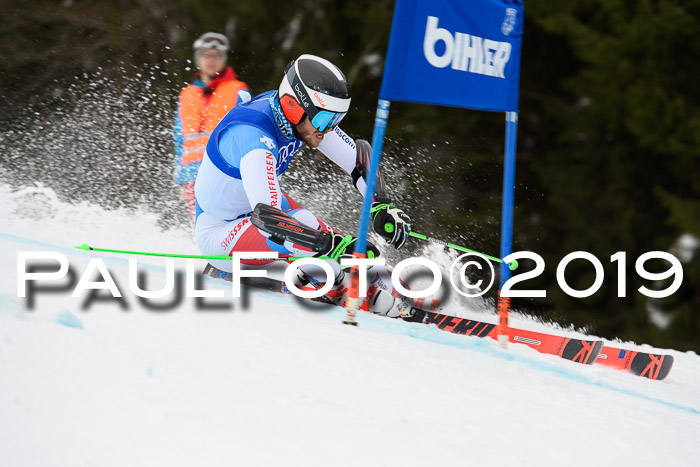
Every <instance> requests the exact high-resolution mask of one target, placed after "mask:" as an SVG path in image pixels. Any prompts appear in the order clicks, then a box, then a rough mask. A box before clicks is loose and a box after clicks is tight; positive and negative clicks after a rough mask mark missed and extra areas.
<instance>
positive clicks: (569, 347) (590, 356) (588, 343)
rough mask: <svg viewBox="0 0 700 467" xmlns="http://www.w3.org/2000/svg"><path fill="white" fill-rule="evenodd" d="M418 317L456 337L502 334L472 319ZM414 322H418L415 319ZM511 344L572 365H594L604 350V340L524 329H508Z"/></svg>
mask: <svg viewBox="0 0 700 467" xmlns="http://www.w3.org/2000/svg"><path fill="white" fill-rule="evenodd" d="M414 311H415V314H414V318H415V317H416V316H418V319H416V321H419V322H422V323H424V324H428V325H431V324H434V325H435V326H437V328H438V329H441V330H443V331H447V332H450V333H453V334H462V335H466V336H477V337H490V338H492V339H494V340H497V339H498V332H497V329H496V325H495V324H490V323H484V322H482V321H475V320H472V319H469V318H459V317H456V316H450V315H445V314H442V313H436V312H432V311H424V310H421V309H419V308H414ZM410 321H414V320H413V319H411V320H410ZM508 329H509V336H508V341H509V342H513V343H517V344H524V345H527V346H528V347H530V348H533V349H535V350H537V351H538V352H540V353H545V354H550V355H556V356H558V357H561V358H563V359H565V360H571V361H572V362H577V363H583V364H585V365H592V364H593V363H594V362H595V361H596V358H597V357H598V354H599V352H600V350H601V349H602V348H603V341H601V340H588V339H576V338H572V337H562V336H557V335H555V334H547V333H542V332H535V331H526V330H524V329H517V328H508Z"/></svg>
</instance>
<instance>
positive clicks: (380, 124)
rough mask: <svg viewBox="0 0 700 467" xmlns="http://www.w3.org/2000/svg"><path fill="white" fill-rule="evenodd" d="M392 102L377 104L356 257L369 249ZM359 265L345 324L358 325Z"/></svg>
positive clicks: (352, 279) (354, 272)
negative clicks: (368, 233)
mask: <svg viewBox="0 0 700 467" xmlns="http://www.w3.org/2000/svg"><path fill="white" fill-rule="evenodd" d="M389 104H390V102H389V101H387V100H384V99H379V103H378V104H377V116H376V118H375V119H374V133H373V134H372V154H371V155H370V161H369V173H368V174H367V179H366V180H365V182H366V184H367V188H366V190H365V200H364V202H363V203H362V212H361V213H360V226H359V227H358V229H357V242H355V252H354V256H355V258H365V257H366V251H367V231H368V230H369V218H370V212H369V211H370V209H371V208H372V200H373V199H374V188H375V186H376V185H377V170H379V160H380V159H381V157H382V146H384V133H385V132H386V123H387V120H388V119H389ZM358 274H359V267H358V266H353V267H352V269H351V272H350V287H349V291H348V299H347V300H346V301H345V313H346V314H345V320H344V321H343V323H344V324H350V325H355V326H356V325H357V322H356V321H355V317H356V316H357V312H358V310H359V308H360V297H359V294H360V284H359V280H358Z"/></svg>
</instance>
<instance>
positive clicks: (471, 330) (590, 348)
mask: <svg viewBox="0 0 700 467" xmlns="http://www.w3.org/2000/svg"><path fill="white" fill-rule="evenodd" d="M203 274H205V275H208V276H210V277H214V278H216V279H223V280H226V281H230V280H231V274H230V273H227V272H224V271H220V270H218V269H216V268H215V267H213V266H211V265H207V267H206V268H205V269H204V272H203ZM241 285H242V286H248V287H252V288H256V289H262V290H267V291H270V292H275V293H281V294H289V293H290V292H289V290H288V289H287V288H286V287H285V285H284V282H282V281H278V280H275V279H271V278H266V277H242V278H241ZM312 300H314V301H318V302H323V303H328V304H330V305H334V303H333V302H331V301H330V300H327V299H325V297H319V298H316V299H312ZM411 308H412V311H413V316H411V317H410V318H404V321H407V322H415V323H422V324H426V325H434V326H436V327H437V328H438V329H440V330H443V331H446V332H450V333H452V334H459V335H464V336H476V337H490V338H492V339H497V338H498V336H497V330H496V325H495V324H491V323H486V322H483V321H477V320H473V319H468V318H459V317H456V316H450V315H446V314H443V313H437V312H434V311H426V310H422V309H420V308H416V307H411ZM509 329H510V335H509V340H510V342H513V343H517V344H524V345H527V346H528V347H531V348H533V349H535V350H537V351H538V352H540V353H545V354H551V355H556V356H558V357H561V358H563V359H565V360H570V361H572V362H577V363H583V364H585V365H591V364H593V362H595V361H596V358H597V357H598V354H599V352H600V350H601V349H602V347H603V341H601V340H587V339H586V340H584V339H576V338H571V337H562V336H557V335H554V334H546V333H541V332H534V331H526V330H524V329H516V328H509Z"/></svg>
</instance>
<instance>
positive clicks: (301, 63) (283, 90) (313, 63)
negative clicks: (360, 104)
mask: <svg viewBox="0 0 700 467" xmlns="http://www.w3.org/2000/svg"><path fill="white" fill-rule="evenodd" d="M279 99H280V105H281V106H282V112H284V116H285V117H287V120H289V121H290V122H292V123H293V124H295V125H297V124H299V122H301V120H302V118H303V117H304V115H307V116H308V117H309V120H310V121H311V124H312V125H313V126H314V128H316V129H317V130H318V131H323V132H325V131H328V130H330V129H331V128H334V127H335V126H336V125H338V123H340V121H341V120H342V119H343V117H345V114H346V113H347V112H348V109H349V108H350V85H349V84H348V82H347V80H346V79H345V75H344V74H343V72H342V71H340V69H339V68H338V67H337V66H335V65H333V64H332V63H331V62H329V61H328V60H326V59H323V58H321V57H317V56H315V55H308V54H304V55H302V56H300V57H299V58H297V59H296V60H293V61H292V62H290V63H289V65H287V68H286V69H285V70H284V78H282V83H281V84H280V87H279Z"/></svg>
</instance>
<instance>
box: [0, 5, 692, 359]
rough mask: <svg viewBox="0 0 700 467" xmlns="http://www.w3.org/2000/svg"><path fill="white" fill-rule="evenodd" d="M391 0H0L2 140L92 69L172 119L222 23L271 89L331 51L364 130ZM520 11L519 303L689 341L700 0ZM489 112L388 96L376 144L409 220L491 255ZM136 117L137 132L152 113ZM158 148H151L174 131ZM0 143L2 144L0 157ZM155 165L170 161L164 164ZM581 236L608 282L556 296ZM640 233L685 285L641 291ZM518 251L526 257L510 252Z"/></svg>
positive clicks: (571, 272) (666, 343)
mask: <svg viewBox="0 0 700 467" xmlns="http://www.w3.org/2000/svg"><path fill="white" fill-rule="evenodd" d="M393 6H394V2H393V1H389V0H355V1H352V2H345V1H331V0H306V1H294V0H286V1H278V0H274V1H265V2H258V1H223V0H207V1H201V0H188V1H182V0H181V1H173V0H103V1H88V0H63V1H49V0H33V1H31V2H22V1H7V0H2V1H0V11H1V12H2V13H1V15H2V17H1V19H0V58H1V60H0V134H2V135H3V136H2V141H3V146H5V147H11V145H12V144H13V142H20V143H21V141H22V137H23V135H22V127H23V126H25V127H26V125H27V123H26V117H27V115H28V112H30V111H31V109H37V108H38V109H43V110H46V109H54V110H55V109H65V108H66V107H70V106H71V105H72V106H74V107H75V108H77V107H80V105H79V104H78V103H79V102H80V98H81V96H80V95H75V94H76V92H75V91H76V90H79V89H82V88H81V87H79V86H77V85H76V83H83V84H88V85H89V84H90V82H91V81H93V82H95V83H98V84H99V86H97V88H98V89H99V90H101V91H100V92H104V94H105V95H114V94H115V93H116V94H119V93H120V92H122V91H120V89H129V92H134V91H133V89H134V86H133V82H134V81H136V82H140V83H141V84H142V85H143V93H144V94H145V95H147V96H157V97H158V99H155V101H156V102H157V103H158V106H159V107H166V108H164V109H161V111H155V110H153V104H147V103H146V101H149V102H150V101H151V100H152V99H151V100H149V99H146V101H144V103H143V104H141V105H142V106H143V109H144V112H148V111H150V113H151V115H150V118H151V119H152V120H155V119H157V120H158V121H159V124H158V125H157V126H156V127H157V128H162V127H163V126H167V125H170V122H171V120H170V119H171V118H172V115H173V112H174V110H175V105H176V99H177V92H178V90H179V89H181V88H182V87H183V86H184V84H185V83H186V82H187V81H188V80H189V79H190V78H191V75H192V73H193V70H192V68H191V67H192V64H191V60H192V49H191V44H192V42H193V41H194V39H195V38H196V37H197V36H199V35H200V34H202V33H203V32H206V31H218V32H223V33H225V34H227V35H228V37H229V38H230V39H231V41H232V46H233V50H232V52H231V53H230V55H229V63H230V64H231V65H233V67H234V68H235V70H236V71H237V73H238V74H239V77H240V79H242V80H244V81H246V82H247V83H248V84H249V85H250V87H251V89H252V91H253V94H257V93H259V92H263V91H265V90H268V89H272V88H276V87H277V86H278V84H279V80H280V77H281V72H282V70H283V68H284V66H285V64H286V63H287V62H288V61H289V60H291V59H293V58H295V57H296V56H298V55H299V54H301V53H313V54H317V55H321V56H323V57H326V58H328V59H330V60H331V61H333V62H334V63H336V64H337V65H338V66H340V67H341V69H343V70H344V71H345V73H346V75H347V76H348V78H349V81H350V82H351V85H352V89H353V104H352V112H351V113H350V114H349V115H348V117H347V118H346V119H345V121H344V123H343V128H344V129H345V130H346V131H347V132H348V133H350V134H351V135H352V136H354V137H364V138H365V139H371V131H372V125H373V120H374V113H375V109H376V104H377V99H378V91H379V88H380V83H381V75H382V70H383V64H384V61H383V60H384V54H385V52H386V48H387V44H388V38H389V32H390V28H391V19H392V11H393ZM525 12H526V18H525V35H524V44H523V56H522V71H521V91H520V120H519V128H518V159H517V170H516V210H515V233H514V240H515V244H514V251H519V250H531V251H535V252H537V253H538V254H540V255H541V256H542V257H543V258H544V259H545V262H546V265H547V268H546V271H545V273H544V274H543V275H542V276H540V277H539V278H538V279H537V280H531V281H528V282H527V283H526V284H527V288H546V290H547V298H546V299H537V300H518V301H516V303H515V305H516V307H518V308H519V309H521V310H524V311H526V312H528V313H531V314H534V315H536V316H539V317H541V318H542V319H545V320H555V321H558V322H560V323H562V324H565V325H568V324H573V325H575V326H577V327H585V328H587V329H588V330H590V331H592V332H595V333H597V334H598V335H602V336H605V337H619V338H621V339H625V340H627V339H630V340H635V341H637V342H646V343H649V344H652V345H655V346H660V347H673V348H677V349H681V350H695V351H700V254H699V252H698V251H697V250H698V239H700V86H699V85H698V82H700V81H699V80H700V78H699V77H700V24H699V21H700V0H677V1H663V0H657V1H652V0H632V1H623V0H571V1H567V2H549V1H545V0H529V1H527V2H526V4H525ZM188 60H189V61H190V62H188ZM97 77H99V79H97ZM105 82H106V83H108V84H107V85H105ZM127 83H130V84H129V85H128V86H127ZM428 85H435V83H426V86H428ZM78 94H79V93H78ZM122 94H124V92H122ZM122 97H123V96H122ZM137 98H138V93H137V95H136V96H129V99H128V100H131V101H132V102H136V101H138V99H137ZM117 100H118V98H117ZM163 102H165V105H162V103H163ZM148 105H151V106H152V107H148ZM149 109H150V110H149ZM504 120H505V118H504V115H503V113H488V112H477V111H469V110H464V109H456V108H447V107H430V106H423V105H414V104H404V103H399V102H396V103H392V108H391V115H390V119H389V128H388V131H387V138H388V139H387V142H386V143H385V152H386V153H387V154H389V155H390V157H388V158H387V159H388V160H389V161H390V162H388V163H389V164H393V165H390V166H389V167H390V168H391V167H396V168H397V171H398V172H401V173H402V176H404V177H406V180H412V183H415V184H420V186H418V185H415V187H416V188H415V190H414V191H415V192H416V193H420V194H421V196H419V197H416V198H417V199H413V200H406V201H405V202H404V203H399V204H402V205H406V206H407V210H408V211H409V212H410V213H411V215H412V217H413V219H414V226H415V228H416V230H417V231H419V232H421V233H425V234H428V235H433V236H435V237H438V238H445V239H447V240H450V241H454V242H455V243H459V242H460V241H461V242H462V244H464V245H465V246H467V247H469V248H473V249H475V250H477V251H485V252H488V253H492V254H493V253H495V254H498V248H499V235H500V233H499V232H500V203H501V188H502V161H503V140H504V131H505V130H504V129H505V123H504ZM18 122H20V123H19V124H18ZM85 125H88V126H89V123H85ZM143 130H144V133H145V134H146V136H148V135H147V133H148V130H149V126H148V125H145V126H144V127H143ZM157 133H159V134H158V135H153V136H154V137H156V136H158V137H160V138H162V141H166V140H167V138H168V136H167V135H163V134H160V133H165V132H163V131H157ZM20 143H17V144H20ZM86 144H87V143H86ZM42 147H43V146H41V145H40V144H39V145H36V144H35V146H34V148H36V150H39V151H41V150H42ZM153 152H154V153H158V154H159V155H160V156H159V157H160V158H158V157H154V159H153V160H154V161H165V160H168V157H171V154H172V147H171V146H168V145H166V144H165V143H163V144H159V145H158V146H157V148H154V149H153ZM8 157H9V156H8V154H6V153H5V151H4V152H3V154H0V162H3V161H4V164H5V165H11V163H10V162H11V161H9V159H8ZM23 157H26V156H23ZM392 161H393V162H392ZM15 162H16V161H15ZM165 165H167V164H165ZM0 168H1V167H0ZM418 172H420V173H418ZM157 174H158V175H159V176H165V177H167V174H168V169H167V168H165V169H163V170H161V171H160V172H157ZM125 177H126V176H125ZM124 180H125V181H124V183H128V177H127V178H125V179H124ZM407 183H409V182H408V181H407ZM409 186H411V185H410V183H409ZM75 189H78V188H77V187H76V188H75ZM409 208H410V209H409ZM577 250H583V251H588V252H590V253H592V254H594V255H595V256H596V257H597V258H598V259H600V260H601V262H602V263H603V265H604V266H605V281H604V285H603V287H602V288H601V290H600V291H598V292H597V293H596V294H594V295H593V296H592V297H590V298H588V299H574V298H571V297H568V296H567V295H566V294H564V293H563V292H562V291H561V289H560V288H559V287H558V286H557V284H556V281H555V273H556V265H557V264H558V263H559V261H560V260H561V258H563V257H564V256H565V255H566V254H568V253H571V252H573V251H577ZM654 250H662V251H668V252H671V253H674V254H675V255H676V256H677V257H678V258H679V259H681V261H682V262H683V269H684V273H685V277H684V281H683V285H682V287H681V288H680V290H679V291H678V292H676V293H675V294H673V295H672V296H671V297H669V298H667V299H660V300H652V299H649V298H647V297H645V296H644V295H642V294H641V293H639V292H638V291H637V289H638V288H639V287H640V286H642V285H646V286H647V287H650V288H663V287H666V286H667V285H668V284H669V283H670V282H669V281H666V282H663V283H657V284H654V283H651V282H649V281H646V280H643V279H641V278H639V276H638V275H637V273H636V272H635V267H634V266H635V265H634V263H635V260H636V259H637V258H638V257H639V256H640V255H642V254H643V253H646V252H648V251H654ZM618 251H624V252H626V253H627V258H628V259H627V268H626V276H627V297H626V298H619V297H617V278H618V266H617V263H611V262H610V256H611V255H613V254H615V253H616V252H618ZM532 267H533V265H529V264H527V261H524V262H523V264H522V266H521V268H520V271H521V272H522V271H527V270H528V269H529V268H532ZM647 267H648V269H650V270H656V271H662V270H664V269H667V268H668V264H667V263H665V262H663V261H659V262H658V263H657V264H652V263H650V264H648V265H647ZM592 272H593V268H592V267H591V265H590V264H588V263H586V262H584V261H577V262H574V263H572V264H571V265H570V267H569V268H568V269H567V280H568V282H569V284H570V285H571V286H572V287H574V288H576V289H585V288H587V287H588V286H590V285H591V283H592V281H593V273H592Z"/></svg>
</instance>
